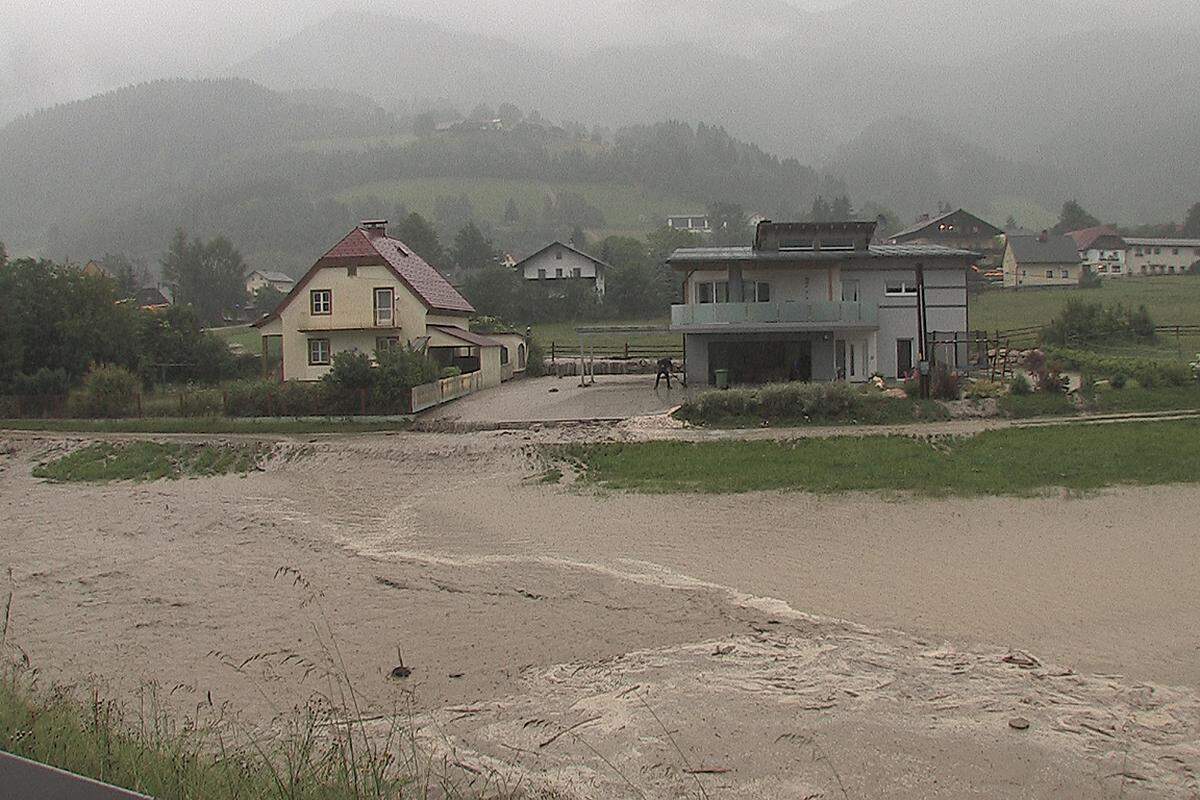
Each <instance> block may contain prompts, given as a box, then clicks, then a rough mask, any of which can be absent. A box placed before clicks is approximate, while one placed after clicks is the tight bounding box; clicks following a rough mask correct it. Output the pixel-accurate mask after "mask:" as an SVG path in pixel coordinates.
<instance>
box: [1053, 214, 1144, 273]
mask: <svg viewBox="0 0 1200 800" xmlns="http://www.w3.org/2000/svg"><path fill="white" fill-rule="evenodd" d="M1067 236H1070V237H1071V238H1072V239H1074V240H1075V247H1076V248H1078V250H1079V260H1080V261H1081V262H1082V263H1083V265H1084V266H1086V267H1087V268H1088V269H1090V270H1091V271H1092V272H1094V273H1096V274H1097V275H1100V276H1101V277H1105V278H1123V277H1125V276H1126V275H1128V274H1129V270H1127V269H1126V268H1125V253H1126V251H1127V249H1128V247H1127V245H1126V244H1125V240H1124V239H1122V238H1121V234H1119V233H1117V232H1116V231H1115V230H1113V229H1112V228H1111V227H1109V226H1108V225H1098V226H1095V227H1092V228H1083V229H1082V230H1078V231H1071V232H1069V233H1068V234H1067Z"/></svg>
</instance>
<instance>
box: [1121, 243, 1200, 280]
mask: <svg viewBox="0 0 1200 800" xmlns="http://www.w3.org/2000/svg"><path fill="white" fill-rule="evenodd" d="M1125 245H1126V247H1128V248H1129V252H1128V254H1127V255H1126V260H1127V261H1128V264H1129V274H1130V275H1180V274H1183V273H1185V272H1188V271H1189V270H1191V268H1192V267H1193V266H1194V265H1195V264H1197V263H1200V239H1146V238H1141V237H1137V238H1126V239H1125ZM1198 269H1200V268H1198Z"/></svg>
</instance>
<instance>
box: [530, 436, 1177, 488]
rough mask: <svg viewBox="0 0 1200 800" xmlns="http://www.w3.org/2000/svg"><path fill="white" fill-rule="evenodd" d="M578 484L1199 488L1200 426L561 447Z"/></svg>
mask: <svg viewBox="0 0 1200 800" xmlns="http://www.w3.org/2000/svg"><path fill="white" fill-rule="evenodd" d="M547 456H548V457H549V458H550V459H554V458H557V459H559V460H562V461H567V462H569V463H573V464H575V465H577V466H578V467H579V468H580V470H581V471H582V475H583V481H585V482H590V483H593V484H597V485H599V486H602V487H606V488H611V489H622V490H629V491H640V492H656V493H665V492H708V493H735V492H749V491H756V490H767V489H786V490H798V491H809V492H820V493H834V492H852V491H867V492H870V491H885V492H888V491H892V492H905V493H912V494H916V495H926V496H944V495H1030V494H1036V493H1038V492H1041V491H1045V490H1046V489H1050V488H1056V487H1061V488H1066V489H1070V490H1078V491H1087V490H1094V489H1100V488H1103V487H1106V486H1115V485H1122V484H1132V485H1160V484H1171V483H1196V482H1200V420H1176V421H1162V422H1158V421H1156V422H1130V423H1114V424H1105V425H1060V426H1051V427H1044V428H1028V429H1027V428H1012V429H1006V430H997V431H988V432H985V433H981V434H979V435H978V436H972V437H957V438H950V437H941V438H925V437H921V438H917V437H911V438H910V437H902V436H861V437H855V436H846V437H837V438H829V439H798V440H795V441H738V442H701V443H688V442H644V443H635V444H594V445H567V446H561V447H555V448H550V449H549V451H548V453H547Z"/></svg>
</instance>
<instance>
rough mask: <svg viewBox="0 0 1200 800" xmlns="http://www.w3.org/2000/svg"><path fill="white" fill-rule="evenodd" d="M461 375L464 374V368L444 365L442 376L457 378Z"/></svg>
mask: <svg viewBox="0 0 1200 800" xmlns="http://www.w3.org/2000/svg"><path fill="white" fill-rule="evenodd" d="M459 375H462V370H461V369H459V368H458V367H443V368H442V372H441V375H440V377H442V378H457V377H458V376H459Z"/></svg>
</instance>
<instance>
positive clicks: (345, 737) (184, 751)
mask: <svg viewBox="0 0 1200 800" xmlns="http://www.w3.org/2000/svg"><path fill="white" fill-rule="evenodd" d="M276 577H282V578H284V579H287V580H290V581H291V582H293V583H294V584H296V585H301V586H304V587H305V588H306V590H307V582H306V581H305V580H304V578H303V577H302V576H300V575H299V574H298V573H297V572H296V571H295V570H291V569H287V568H282V569H280V570H279V572H277V573H276ZM9 578H10V581H11V571H10V574H9ZM11 602H12V594H11V592H9V595H8V601H7V602H6V603H5V605H4V608H3V614H4V616H3V617H2V618H0V654H2V655H3V656H4V658H5V661H4V662H3V664H0V750H5V751H8V752H10V753H13V754H16V755H19V756H23V757H25V758H29V759H32V760H35V761H39V762H42V763H46V764H51V765H53V766H56V767H59V768H61V769H65V770H68V771H70V772H74V773H77V774H80V775H84V776H87V777H91V778H95V779H97V780H100V781H104V782H106V783H110V784H113V785H115V786H119V787H122V788H126V789H129V790H132V791H136V792H141V793H144V794H148V795H151V796H153V797H155V798H158V799H159V800H193V799H194V800H243V799H244V800H260V799H262V798H266V799H268V800H404V799H405V798H445V800H479V799H480V798H500V799H505V798H518V797H522V796H523V795H522V794H521V791H520V786H517V787H515V788H510V787H508V786H506V785H505V784H504V782H503V780H502V776H500V775H498V774H485V773H484V772H483V771H482V770H479V769H476V768H473V767H469V766H465V765H461V764H456V763H455V762H453V761H451V760H449V759H448V758H444V757H443V758H437V757H435V755H433V751H432V750H431V749H429V748H428V747H426V746H425V743H423V742H420V741H418V737H417V726H416V724H415V722H414V721H413V716H412V711H411V706H409V707H408V708H407V709H402V708H400V707H395V708H393V709H392V710H391V712H390V713H386V714H368V713H367V708H366V706H365V703H364V702H363V698H362V696H361V694H360V693H359V691H358V689H357V688H356V687H355V686H354V685H353V683H352V682H351V681H350V679H349V677H348V675H349V673H348V671H347V669H346V665H345V663H344V661H343V659H342V656H341V653H340V652H339V651H338V649H337V645H336V642H335V641H334V640H333V639H332V636H331V635H330V633H329V630H328V628H327V627H326V629H325V631H323V632H322V631H320V630H317V626H315V625H314V630H316V632H317V634H318V639H319V640H320V651H321V655H320V656H319V657H318V658H316V659H309V658H307V657H304V656H301V655H299V654H297V653H294V652H290V651H276V652H264V653H258V654H254V655H252V656H250V657H248V658H244V659H240V660H238V659H235V658H233V657H231V656H229V655H228V654H223V653H213V654H210V655H211V656H214V657H217V658H218V659H219V660H221V661H222V662H224V663H225V664H226V665H227V666H228V667H229V668H230V669H232V670H234V671H236V672H238V673H242V674H247V675H248V674H249V673H248V670H249V669H250V668H252V667H253V666H255V665H269V666H270V668H271V671H272V672H274V673H275V674H276V675H278V674H279V673H280V672H282V671H283V670H285V669H291V670H293V671H295V672H297V673H302V674H303V676H304V677H309V676H315V678H316V680H317V683H318V685H320V686H321V689H320V690H318V691H316V692H314V693H313V694H312V695H311V696H310V697H309V699H308V700H307V702H304V703H302V704H300V705H297V706H296V707H293V708H291V709H287V710H284V711H280V712H278V713H277V714H276V716H275V718H274V719H273V720H272V722H271V724H270V725H268V726H266V727H265V728H260V727H250V726H248V725H246V724H244V723H243V721H242V720H241V719H240V718H239V717H238V715H237V714H236V713H234V712H233V711H232V709H230V708H229V707H227V706H223V705H222V706H217V705H214V704H213V702H212V699H211V696H209V695H208V693H203V695H204V696H202V697H198V698H197V700H198V702H196V704H195V706H194V708H195V711H194V715H193V716H190V717H186V718H181V717H179V716H177V712H176V711H175V710H174V709H177V708H178V707H180V706H181V705H183V704H185V703H186V701H185V700H184V698H185V697H187V695H189V694H194V693H196V692H195V690H194V689H192V688H190V687H187V686H185V685H183V684H180V685H177V686H175V687H173V688H172V689H171V690H170V691H167V692H165V693H164V692H162V691H161V690H160V689H159V687H157V686H156V685H144V686H143V687H142V689H141V690H140V692H139V693H138V695H137V697H136V702H134V703H130V702H121V701H117V700H113V699H109V698H106V697H104V696H103V694H102V693H101V691H100V690H99V689H98V688H95V687H92V688H81V687H78V686H63V685H45V684H43V682H42V681H41V679H40V676H39V674H38V671H37V670H36V669H33V668H31V666H30V663H29V659H28V657H27V656H26V655H25V653H24V652H23V651H22V650H21V649H20V648H19V647H16V646H15V645H14V644H12V643H11V642H9V641H8V636H7V631H8V619H9V610H10V608H11ZM305 602H306V603H307V602H310V601H308V600H306V601H305ZM14 654H15V656H16V657H15V658H13V657H12V656H13V655H14ZM405 694H406V698H407V699H408V700H410V701H411V695H409V694H407V693H405ZM0 788H2V787H0ZM2 794H3V792H2V791H0V795H2ZM538 796H539V797H545V795H538Z"/></svg>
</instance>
